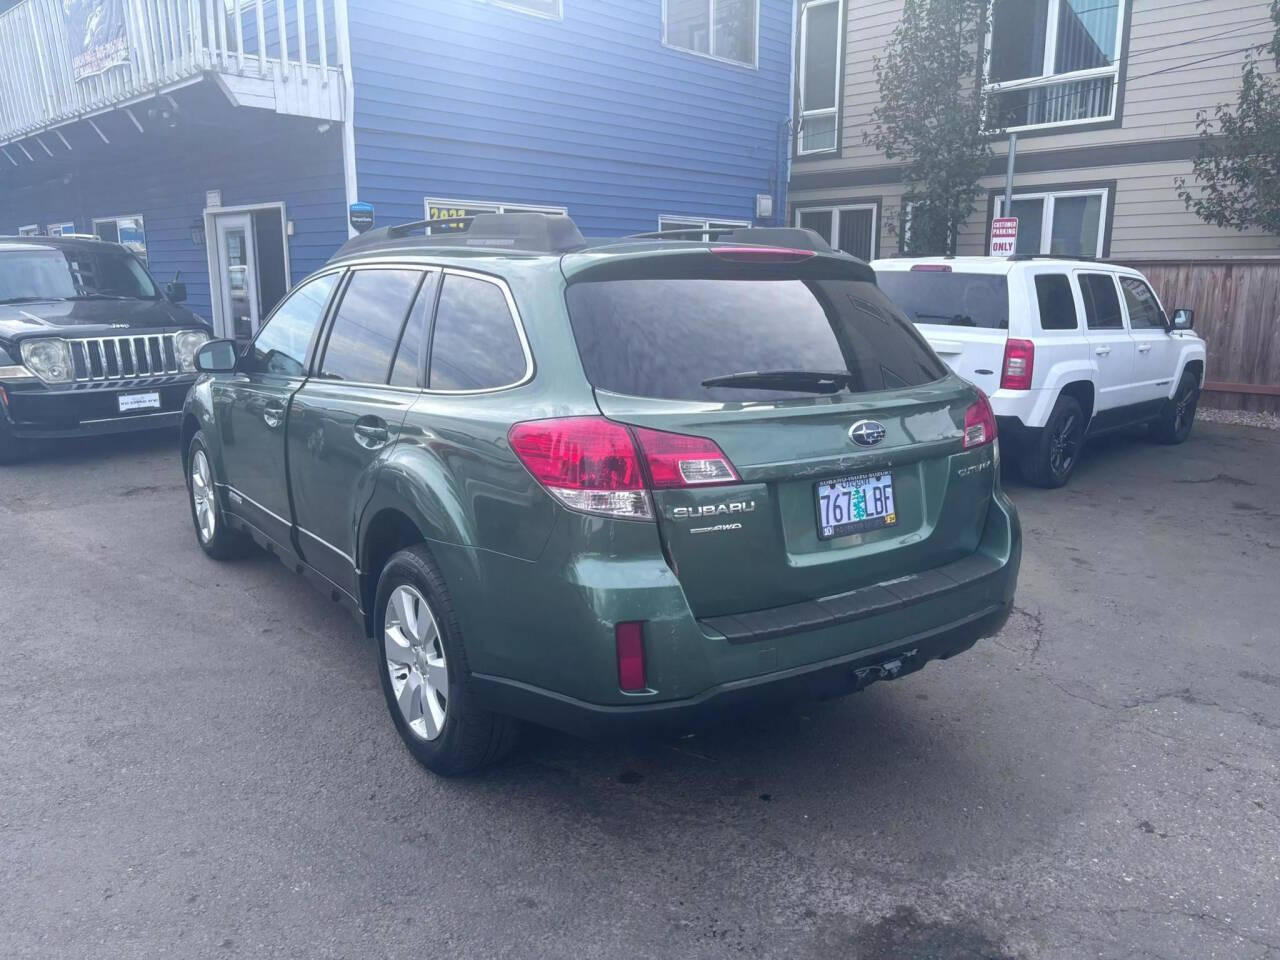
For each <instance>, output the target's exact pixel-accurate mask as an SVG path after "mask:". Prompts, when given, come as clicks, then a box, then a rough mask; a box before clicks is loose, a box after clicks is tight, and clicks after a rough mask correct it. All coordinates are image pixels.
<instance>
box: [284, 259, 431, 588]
mask: <svg viewBox="0 0 1280 960" xmlns="http://www.w3.org/2000/svg"><path fill="white" fill-rule="evenodd" d="M435 278H436V274H435V272H432V271H426V270H424V268H422V267H420V266H391V265H387V266H376V267H361V268H356V269H353V270H352V271H351V272H350V274H349V275H348V277H347V280H346V283H345V285H344V286H343V288H342V290H341V291H340V292H339V294H338V296H337V298H336V306H335V307H334V308H333V309H332V310H331V311H330V314H331V317H332V319H331V320H330V322H329V325H328V329H327V332H326V335H325V338H324V340H325V343H324V346H323V348H322V349H317V350H316V359H315V361H314V362H313V363H312V375H311V378H310V379H308V380H307V382H306V383H305V384H303V385H302V387H301V389H299V390H298V392H297V393H296V394H295V395H294V398H293V402H292V404H291V405H290V407H289V429H288V450H289V468H290V469H289V477H290V486H291V489H292V493H293V509H294V518H295V520H296V522H297V526H298V549H299V551H300V552H301V554H302V556H303V558H304V559H305V560H306V561H307V563H309V564H310V565H311V566H312V567H314V568H315V569H316V570H318V571H319V572H320V573H322V574H324V576H325V577H327V578H328V579H329V580H331V581H332V582H333V583H334V584H336V585H337V586H338V587H340V588H341V589H343V590H345V591H346V592H347V593H349V594H350V595H351V596H352V597H356V596H358V590H357V585H356V569H357V567H358V566H359V564H358V560H357V558H356V529H357V527H358V524H359V520H360V514H361V513H362V511H363V510H364V507H365V505H366V504H368V502H369V498H370V497H371V496H372V495H373V488H374V482H375V474H376V468H377V463H378V461H379V459H380V458H381V457H382V456H384V455H385V453H386V452H387V451H388V450H390V449H391V447H392V446H393V445H394V444H395V442H396V440H397V439H398V438H399V435H400V427H401V424H402V423H403V422H404V417H405V413H406V412H407V411H408V409H409V407H410V406H411V405H412V404H413V402H414V400H416V399H417V397H418V384H419V382H420V379H421V375H422V371H421V369H420V368H421V366H422V358H423V357H424V355H425V344H424V342H423V340H424V337H425V331H426V326H427V325H426V317H427V316H428V315H429V313H430V310H431V305H432V302H433V298H434V296H435Z"/></svg>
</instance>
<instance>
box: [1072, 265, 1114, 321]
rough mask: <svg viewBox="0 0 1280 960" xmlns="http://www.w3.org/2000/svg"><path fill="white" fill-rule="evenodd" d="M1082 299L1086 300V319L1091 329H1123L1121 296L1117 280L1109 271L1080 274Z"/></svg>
mask: <svg viewBox="0 0 1280 960" xmlns="http://www.w3.org/2000/svg"><path fill="white" fill-rule="evenodd" d="M1078 280H1079V281H1080V299H1082V300H1083V301H1084V319H1085V323H1086V324H1088V327H1089V329H1090V330H1123V329H1124V319H1123V318H1122V317H1121V316H1120V297H1119V295H1117V293H1116V282H1115V281H1114V280H1113V279H1111V274H1109V273H1082V274H1080V275H1079V277H1078Z"/></svg>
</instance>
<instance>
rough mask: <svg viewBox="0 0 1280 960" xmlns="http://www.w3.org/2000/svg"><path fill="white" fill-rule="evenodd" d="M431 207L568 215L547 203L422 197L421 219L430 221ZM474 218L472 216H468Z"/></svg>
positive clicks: (562, 209)
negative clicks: (481, 208) (476, 208)
mask: <svg viewBox="0 0 1280 960" xmlns="http://www.w3.org/2000/svg"><path fill="white" fill-rule="evenodd" d="M432 207H483V208H484V209H483V210H480V211H479V212H480V213H550V214H563V215H564V216H566V217H567V216H568V215H569V208H568V207H558V206H555V205H554V204H549V203H503V202H501V201H498V200H459V199H457V198H452V197H423V199H422V219H424V220H430V219H431V208H432ZM470 215H471V216H474V214H470Z"/></svg>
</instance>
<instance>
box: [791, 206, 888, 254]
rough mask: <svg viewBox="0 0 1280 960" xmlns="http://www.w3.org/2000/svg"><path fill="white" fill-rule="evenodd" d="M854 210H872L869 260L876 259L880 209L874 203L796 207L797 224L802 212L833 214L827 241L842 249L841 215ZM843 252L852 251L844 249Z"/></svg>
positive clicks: (878, 244)
mask: <svg viewBox="0 0 1280 960" xmlns="http://www.w3.org/2000/svg"><path fill="white" fill-rule="evenodd" d="M853 210H870V211H871V255H870V256H869V257H868V258H867V259H868V260H875V259H876V258H877V257H879V256H880V209H879V207H878V206H877V205H876V204H874V203H841V204H837V205H835V206H832V205H830V204H825V205H824V204H818V205H816V206H805V207H796V209H795V225H796V226H797V227H798V226H800V215H801V214H802V213H829V214H831V236H830V237H829V238H826V239H827V242H828V243H830V244H831V249H833V250H840V249H841V248H840V246H839V244H840V215H841V214H842V213H846V212H849V211H853ZM842 252H843V253H849V254H850V255H852V253H851V251H848V250H843V251H842Z"/></svg>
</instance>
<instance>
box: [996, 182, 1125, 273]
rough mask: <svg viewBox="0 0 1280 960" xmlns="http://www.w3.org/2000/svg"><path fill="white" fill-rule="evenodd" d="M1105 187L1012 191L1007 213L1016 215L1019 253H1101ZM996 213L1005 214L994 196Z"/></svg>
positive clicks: (1087, 254)
mask: <svg viewBox="0 0 1280 960" xmlns="http://www.w3.org/2000/svg"><path fill="white" fill-rule="evenodd" d="M1107 196H1108V191H1107V190H1087V191H1086V190H1076V191H1066V192H1061V193H1040V194H1023V195H1018V194H1015V195H1014V197H1013V203H1012V204H1011V205H1010V211H1009V216H1013V217H1017V218H1018V248H1017V253H1018V255H1019V256H1028V255H1031V254H1049V255H1051V256H1055V257H1101V256H1102V253H1103V251H1102V241H1103V226H1104V224H1105V222H1106V206H1107ZM995 210H996V216H997V217H1003V216H1005V213H1004V198H1003V197H999V196H998V197H996V203H995Z"/></svg>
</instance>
